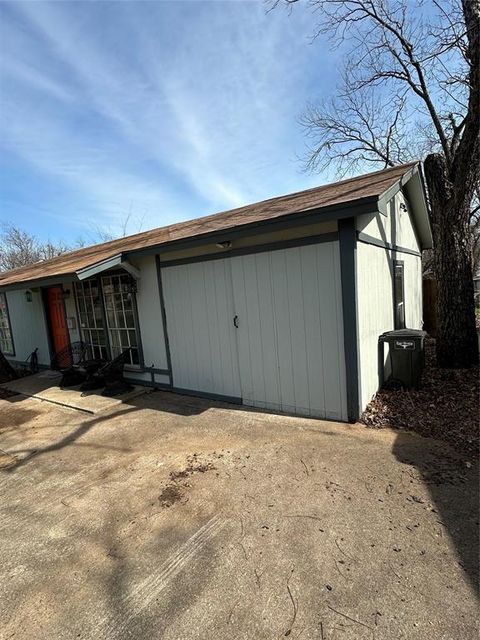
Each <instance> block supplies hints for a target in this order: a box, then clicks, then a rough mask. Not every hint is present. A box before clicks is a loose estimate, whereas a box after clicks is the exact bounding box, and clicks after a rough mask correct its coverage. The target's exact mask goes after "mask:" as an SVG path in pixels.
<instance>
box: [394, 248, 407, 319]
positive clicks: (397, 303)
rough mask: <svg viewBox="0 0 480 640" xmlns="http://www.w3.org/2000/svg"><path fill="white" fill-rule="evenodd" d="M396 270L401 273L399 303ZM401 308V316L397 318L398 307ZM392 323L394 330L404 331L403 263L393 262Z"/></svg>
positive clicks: (399, 261) (401, 261)
mask: <svg viewBox="0 0 480 640" xmlns="http://www.w3.org/2000/svg"><path fill="white" fill-rule="evenodd" d="M397 269H400V273H401V294H402V295H401V301H400V300H399V296H398V294H399V289H398V286H397ZM400 305H402V308H401V316H399V306H400ZM393 322H394V327H395V329H396V330H397V329H405V327H406V313H405V261H404V260H396V259H395V260H393Z"/></svg>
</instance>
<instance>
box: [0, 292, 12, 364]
mask: <svg viewBox="0 0 480 640" xmlns="http://www.w3.org/2000/svg"><path fill="white" fill-rule="evenodd" d="M0 349H1V350H2V353H4V354H5V355H9V356H14V355H15V349H14V348H13V338H12V329H11V327H10V317H9V315H8V307H7V297H6V295H5V294H4V293H0Z"/></svg>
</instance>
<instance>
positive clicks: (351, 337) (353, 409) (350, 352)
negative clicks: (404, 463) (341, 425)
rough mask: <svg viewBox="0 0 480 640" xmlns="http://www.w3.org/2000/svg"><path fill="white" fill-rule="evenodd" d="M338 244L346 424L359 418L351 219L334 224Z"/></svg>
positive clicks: (355, 303)
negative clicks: (336, 226) (345, 387)
mask: <svg viewBox="0 0 480 640" xmlns="http://www.w3.org/2000/svg"><path fill="white" fill-rule="evenodd" d="M338 233H339V241H340V274H341V282H342V308H343V343H344V351H345V375H346V383H347V414H348V421H349V422H356V421H357V420H358V418H359V393H358V387H359V384H358V382H359V380H358V338H357V291H356V262H357V260H356V243H357V235H356V226H355V218H347V219H346V220H341V221H340V222H339V225H338Z"/></svg>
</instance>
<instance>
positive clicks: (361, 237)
mask: <svg viewBox="0 0 480 640" xmlns="http://www.w3.org/2000/svg"><path fill="white" fill-rule="evenodd" d="M357 240H358V242H362V243H363V244H371V245H373V246H374V247H380V248H381V249H389V250H390V251H396V252H397V253H408V254H409V255H411V256H416V257H417V258H421V257H422V254H421V253H419V252H418V251H414V250H413V249H407V247H400V246H399V245H397V244H391V243H390V242H385V241H384V240H380V239H379V238H375V237H374V236H369V235H368V233H362V232H361V231H357Z"/></svg>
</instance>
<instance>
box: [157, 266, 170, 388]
mask: <svg viewBox="0 0 480 640" xmlns="http://www.w3.org/2000/svg"><path fill="white" fill-rule="evenodd" d="M155 266H156V268H157V283H158V293H159V296H160V311H161V316H162V325H163V338H164V340H165V352H166V354H167V369H168V372H167V374H166V375H168V376H169V377H170V385H173V371H172V358H171V355H170V340H169V339H168V329H167V312H166V311H165V296H164V295H163V284H162V269H161V268H160V256H158V255H156V256H155ZM152 376H153V374H152Z"/></svg>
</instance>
